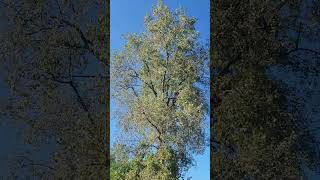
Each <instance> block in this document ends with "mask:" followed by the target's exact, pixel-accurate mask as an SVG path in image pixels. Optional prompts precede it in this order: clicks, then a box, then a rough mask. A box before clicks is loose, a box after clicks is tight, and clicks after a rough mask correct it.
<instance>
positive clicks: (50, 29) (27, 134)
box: [0, 0, 109, 179]
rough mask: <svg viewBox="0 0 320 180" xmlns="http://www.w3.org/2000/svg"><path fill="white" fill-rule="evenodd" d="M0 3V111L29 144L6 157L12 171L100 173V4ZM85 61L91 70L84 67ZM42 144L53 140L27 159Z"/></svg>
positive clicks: (103, 164) (103, 27)
mask: <svg viewBox="0 0 320 180" xmlns="http://www.w3.org/2000/svg"><path fill="white" fill-rule="evenodd" d="M1 6H2V7H1V11H2V10H3V12H1V20H3V21H1V24H7V26H3V27H2V28H3V30H4V32H5V33H4V34H1V37H0V40H1V42H2V45H1V47H0V55H1V60H0V63H1V67H6V68H5V71H4V72H1V73H4V74H3V75H4V77H5V78H6V80H7V82H8V85H9V87H10V88H11V90H12V91H11V96H10V101H8V103H7V104H1V106H2V107H1V108H3V109H1V110H4V112H5V113H6V116H7V117H9V119H10V120H11V122H12V123H16V125H17V127H19V128H17V129H20V132H19V133H21V134H22V136H21V137H20V136H19V138H20V139H19V140H23V142H22V143H23V144H27V147H32V148H31V150H29V149H23V150H26V151H25V152H24V151H21V153H20V152H19V154H17V158H15V159H16V160H17V161H13V159H10V162H17V163H18V164H14V163H12V164H14V165H12V167H13V169H12V171H13V172H14V173H13V174H15V173H17V172H19V173H20V172H21V171H22V172H26V174H23V175H25V178H27V179H28V178H29V177H32V178H36V179H48V178H49V179H100V178H101V177H107V176H108V169H109V168H108V141H109V137H107V136H106V135H107V134H108V129H109V128H108V127H107V125H108V124H109V123H108V119H107V114H108V110H109V108H108V107H107V104H109V103H108V101H107V100H108V94H107V92H108V90H107V88H106V86H107V85H106V84H107V80H106V78H104V77H102V76H103V75H106V74H108V72H107V69H109V67H108V63H109V62H108V53H107V51H108V50H109V48H108V46H109V43H108V38H107V37H108V36H109V32H108V31H109V29H108V28H107V24H108V17H106V15H107V13H109V12H106V11H108V9H107V10H106V6H108V4H106V2H105V1H101V0H93V1H86V0H49V1H28V0H21V1H15V0H13V1H8V0H5V1H1ZM92 12H96V13H92ZM92 65H95V68H96V69H98V70H97V72H92V70H90V69H92ZM89 66H91V67H89ZM89 73H90V74H89ZM99 74H100V75H101V76H100V75H99ZM107 78H109V77H107ZM20 127H24V128H20ZM48 143H50V144H52V146H54V148H52V149H50V151H49V152H48V154H49V158H48V159H46V161H45V162H42V161H39V160H37V159H35V158H34V156H33V155H34V154H36V153H38V151H40V152H41V151H43V149H42V147H43V146H42V145H44V144H48ZM28 150H29V151H28ZM46 150H47V149H46ZM14 155H16V154H14ZM14 155H12V156H14ZM15 159H14V160H15ZM10 165H11V164H10ZM17 174H18V173H17ZM35 174H36V175H35ZM18 175H19V176H20V174H18Z"/></svg>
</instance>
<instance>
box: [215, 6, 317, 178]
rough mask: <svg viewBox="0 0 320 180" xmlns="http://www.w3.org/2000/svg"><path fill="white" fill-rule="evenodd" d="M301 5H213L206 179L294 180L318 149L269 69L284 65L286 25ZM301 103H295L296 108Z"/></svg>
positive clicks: (313, 160)
mask: <svg viewBox="0 0 320 180" xmlns="http://www.w3.org/2000/svg"><path fill="white" fill-rule="evenodd" d="M299 3H300V1H272V0H271V1H257V0H250V1H242V0H237V1H231V0H230V1H229V0H224V1H220V0H217V1H215V2H214V5H213V6H212V12H213V16H212V18H213V19H212V22H213V24H212V26H213V27H212V28H213V32H212V41H213V42H212V44H213V46H212V49H211V50H212V51H211V53H212V64H211V65H212V68H213V72H212V79H213V80H212V84H211V85H212V88H213V90H212V102H213V105H212V106H213V109H212V110H213V111H212V123H213V124H212V129H211V132H213V133H212V134H211V146H212V149H211V153H212V154H211V158H212V159H211V162H212V163H211V176H212V177H213V178H215V179H279V178H280V179H283V178H284V179H285V178H294V179H297V178H298V177H301V176H302V174H303V170H302V167H303V166H302V165H303V164H307V165H309V166H310V167H315V166H316V165H317V158H318V157H317V156H318V154H317V153H316V152H317V151H316V150H317V147H316V146H317V144H315V143H314V142H315V141H314V137H313V136H312V135H311V134H310V132H309V131H308V128H307V126H306V124H307V122H305V121H304V120H305V119H304V118H301V109H299V106H298V104H293V103H292V102H294V101H296V100H297V99H296V96H295V95H294V94H293V93H292V92H290V91H289V89H288V88H287V87H286V86H285V84H283V83H280V82H277V81H274V80H272V79H271V77H270V76H269V75H268V73H267V72H268V70H270V68H271V67H274V66H276V65H279V64H285V63H287V64H288V62H285V59H284V56H283V55H286V54H288V53H290V49H285V48H284V47H285V45H286V43H288V41H284V40H283V39H281V38H279V37H284V35H283V34H284V33H285V32H287V31H284V29H285V28H287V27H285V26H284V22H286V21H284V20H288V22H292V19H294V18H295V17H296V14H297V12H298V11H299V10H300V9H299V8H300V4H299ZM297 102H298V101H297Z"/></svg>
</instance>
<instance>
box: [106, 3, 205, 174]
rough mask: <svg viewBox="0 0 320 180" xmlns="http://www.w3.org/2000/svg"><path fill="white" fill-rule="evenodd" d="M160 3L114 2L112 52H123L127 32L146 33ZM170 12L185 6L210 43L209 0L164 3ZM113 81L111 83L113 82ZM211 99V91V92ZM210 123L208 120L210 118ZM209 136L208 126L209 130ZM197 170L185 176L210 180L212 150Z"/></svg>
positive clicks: (200, 159) (202, 157)
mask: <svg viewBox="0 0 320 180" xmlns="http://www.w3.org/2000/svg"><path fill="white" fill-rule="evenodd" d="M156 4H157V0H148V1H146V0H111V6H110V7H111V8H110V10H111V15H110V30H111V33H110V49H111V53H112V52H114V51H115V50H120V49H121V48H122V47H123V45H124V43H125V41H124V40H123V39H122V36H123V35H125V34H128V33H139V32H142V31H143V30H144V25H143V20H144V16H145V15H146V14H147V13H150V12H151V9H152V6H154V5H156ZM164 4H166V5H167V6H168V7H169V8H170V9H172V10H173V9H177V8H179V7H182V8H184V9H185V10H186V12H187V15H188V16H192V17H195V18H196V19H197V24H196V28H197V31H199V32H200V41H201V42H208V41H209V37H210V1H209V0H198V1H195V0H164ZM111 81H112V80H111ZM208 97H209V91H208ZM114 108H115V105H114V101H113V100H112V99H111V122H110V125H111V129H110V131H111V132H110V133H111V143H113V142H114V139H113V137H115V135H116V134H117V132H119V131H118V130H117V128H116V126H115V124H116V123H115V121H114V119H113V113H112V111H113V110H114ZM207 123H208V124H209V118H207ZM206 131H207V132H208V134H209V125H208V126H207V127H206ZM195 160H196V164H197V166H196V167H193V168H191V169H190V170H189V172H188V173H187V175H186V177H189V176H191V177H192V179H193V180H209V179H210V157H209V147H208V148H207V149H206V151H205V153H204V154H203V155H198V156H195Z"/></svg>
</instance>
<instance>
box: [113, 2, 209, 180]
mask: <svg viewBox="0 0 320 180" xmlns="http://www.w3.org/2000/svg"><path fill="white" fill-rule="evenodd" d="M195 22H196V21H195V19H194V18H189V17H188V16H187V15H186V14H185V12H184V11H183V10H176V11H174V12H171V11H170V10H169V9H168V7H166V6H165V5H164V4H163V3H162V1H159V3H158V5H157V6H156V7H154V8H153V11H152V14H151V15H147V16H146V17H145V31H144V32H143V33H141V34H131V35H128V36H127V37H126V38H127V44H126V45H125V47H124V49H123V50H122V51H121V52H119V53H115V54H114V56H113V59H112V66H111V70H112V72H111V79H112V83H111V84H112V88H113V93H114V98H115V99H116V100H117V102H118V105H119V107H120V108H121V109H122V111H121V114H119V118H118V119H119V124H120V127H121V129H122V130H123V133H124V136H123V137H125V136H128V134H129V135H131V136H132V137H134V140H135V142H134V143H129V144H130V145H129V146H128V148H129V149H131V150H132V151H133V152H134V155H133V156H132V157H130V158H129V159H128V160H127V161H126V163H124V164H127V165H123V164H122V163H121V162H118V161H115V162H114V163H112V165H111V166H113V164H115V165H114V166H121V168H120V169H121V170H120V171H122V170H123V168H124V167H123V166H125V167H126V168H125V169H127V167H130V168H129V169H130V170H128V171H127V173H128V175H127V176H126V177H125V178H124V179H176V178H178V177H179V176H181V175H182V173H183V172H184V171H185V170H187V169H188V168H189V167H190V165H192V155H193V153H202V152H203V150H204V147H205V133H204V130H205V129H204V118H205V115H206V111H207V108H206V107H207V105H206V104H205V101H204V95H203V93H204V92H203V91H202V90H201V88H200V87H203V83H204V82H205V77H204V75H205V71H208V67H206V63H207V60H208V58H207V51H206V49H205V48H204V47H203V46H201V45H200V44H199V43H198V42H197V38H198V32H197V31H196V29H195ZM201 84H202V85H201ZM122 139H123V138H122ZM132 139H133V138H132ZM132 139H131V142H132V141H133V140H132ZM141 142H143V144H144V148H141ZM124 144H128V142H125V143H124ZM141 153H142V155H141ZM137 154H139V155H137ZM115 156H117V154H115ZM136 161H137V163H138V165H137V164H136V163H135V162H136ZM119 163H120V165H118V164H119ZM116 169H117V168H114V167H113V168H112V171H113V170H115V171H117V170H116ZM111 174H114V173H113V172H111ZM116 174H119V175H121V173H116ZM120 177H121V178H123V176H118V177H117V178H115V179H121V178H120Z"/></svg>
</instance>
